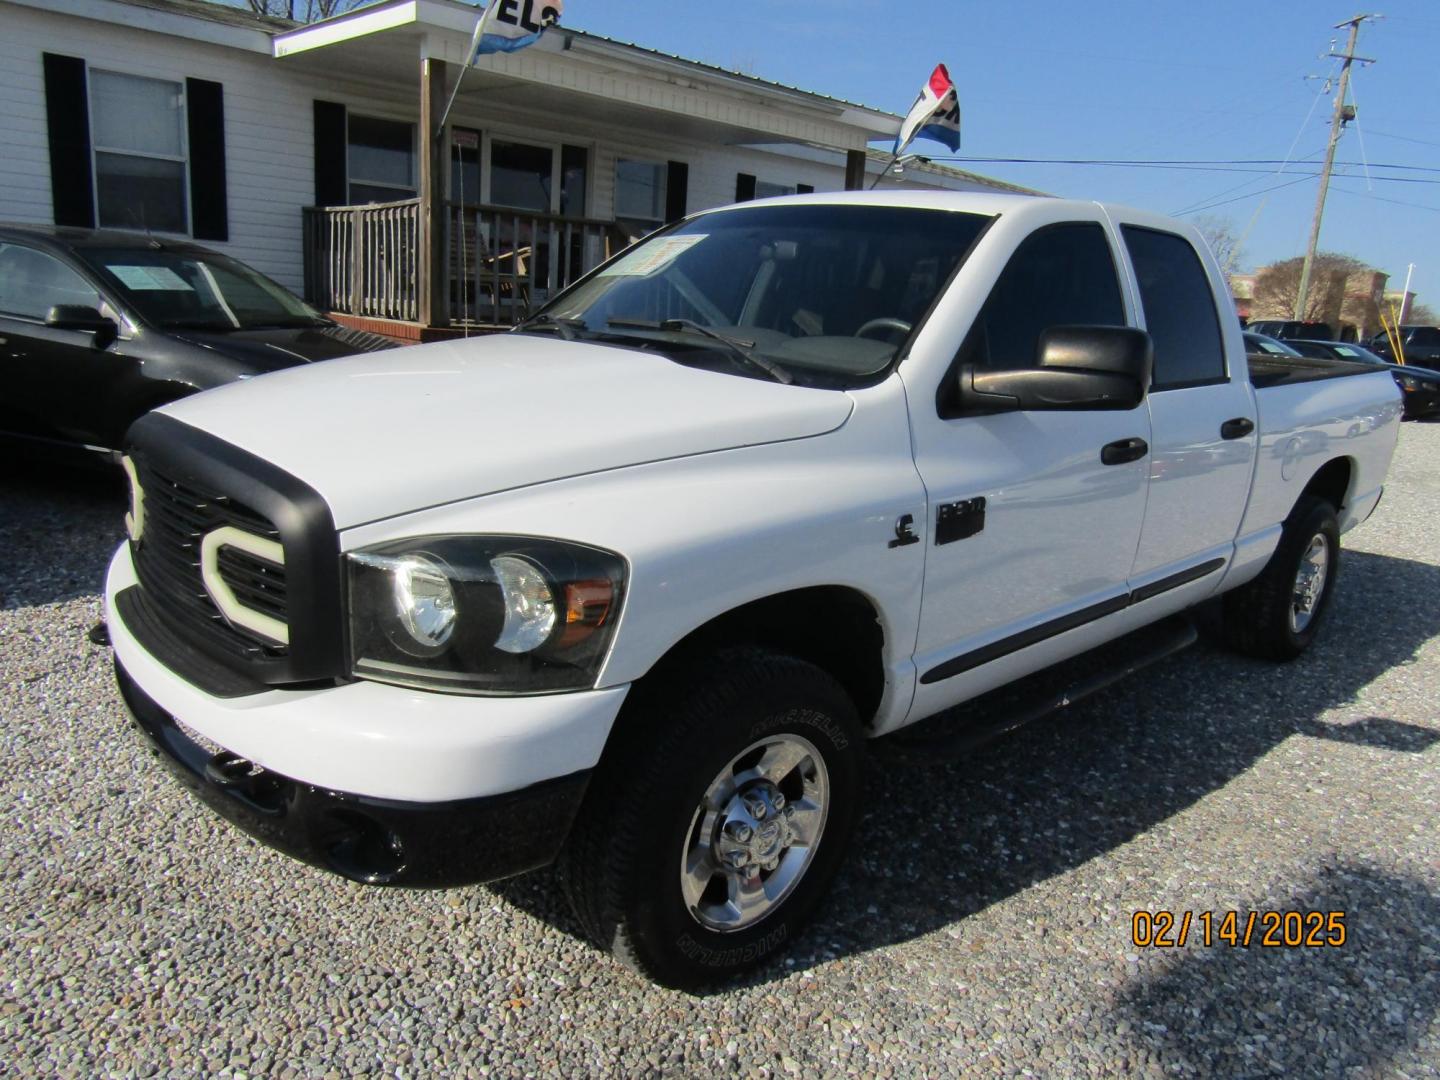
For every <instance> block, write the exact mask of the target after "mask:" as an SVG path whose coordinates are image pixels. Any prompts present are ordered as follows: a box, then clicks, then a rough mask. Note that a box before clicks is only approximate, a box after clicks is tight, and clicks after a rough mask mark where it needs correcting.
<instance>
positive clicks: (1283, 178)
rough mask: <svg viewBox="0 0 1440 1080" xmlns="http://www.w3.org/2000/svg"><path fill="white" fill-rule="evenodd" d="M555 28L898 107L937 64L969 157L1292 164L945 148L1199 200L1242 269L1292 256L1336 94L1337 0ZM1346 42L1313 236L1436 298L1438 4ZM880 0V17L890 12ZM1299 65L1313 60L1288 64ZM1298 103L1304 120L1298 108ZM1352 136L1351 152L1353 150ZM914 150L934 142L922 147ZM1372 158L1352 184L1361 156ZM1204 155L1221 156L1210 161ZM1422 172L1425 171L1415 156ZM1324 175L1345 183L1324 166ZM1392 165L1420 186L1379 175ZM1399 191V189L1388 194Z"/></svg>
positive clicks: (590, 2) (749, 7) (626, 21)
mask: <svg viewBox="0 0 1440 1080" xmlns="http://www.w3.org/2000/svg"><path fill="white" fill-rule="evenodd" d="M567 8H568V10H567V13H566V18H565V23H566V25H568V26H572V27H575V28H577V29H582V30H591V31H594V32H596V33H601V34H607V35H609V36H611V37H616V38H621V39H623V40H627V41H635V42H638V43H640V44H642V45H648V46H651V47H653V48H658V49H664V50H666V51H669V52H676V53H680V54H681V55H684V56H688V57H692V58H695V59H698V60H704V61H707V62H710V63H715V64H720V65H722V66H725V67H731V68H738V69H740V70H743V71H746V72H749V73H751V74H754V75H758V76H760V77H762V78H768V79H774V80H775V81H777V82H784V83H790V84H793V85H797V86H801V87H804V88H805V89H807V90H815V91H820V92H823V93H827V94H832V95H835V96H837V97H844V98H849V99H851V100H854V101H859V102H863V103H864V104H867V105H874V106H878V107H881V108H885V109H888V110H890V111H892V112H898V113H903V112H904V111H905V110H906V109H907V108H908V107H909V105H910V103H911V102H912V101H913V100H914V97H915V94H916V93H917V92H918V91H919V88H920V85H921V83H922V82H923V81H924V80H925V78H926V77H927V76H928V75H929V73H930V71H931V69H932V68H933V67H934V65H935V63H936V62H937V61H944V62H945V63H946V64H947V65H948V66H949V68H950V72H951V75H952V76H953V77H954V79H955V81H956V83H957V84H958V86H959V88H960V102H961V107H962V109H963V110H964V143H963V145H962V147H961V150H960V153H961V154H962V155H965V156H970V157H983V158H996V157H1022V158H1105V159H1117V158H1123V159H1136V158H1138V159H1146V160H1165V161H1172V160H1178V159H1185V160H1197V159H1198V160H1205V161H1210V160H1215V159H1221V160H1226V161H1234V160H1241V159H1275V160H1276V161H1279V160H1283V159H1284V158H1286V157H1287V155H1288V154H1289V152H1290V150H1291V146H1292V144H1293V146H1294V154H1293V157H1294V159H1295V161H1294V162H1293V163H1292V164H1291V165H1290V167H1289V168H1288V169H1287V170H1286V171H1285V173H1284V174H1283V175H1278V176H1277V175H1276V172H1277V170H1278V169H1279V168H1280V166H1279V165H1278V164H1276V165H1269V166H1266V165H1233V166H1228V168H1231V169H1245V168H1249V169H1255V170H1259V171H1257V172H1254V173H1250V172H1224V171H1201V170H1199V169H1184V170H1182V169H1161V168H1110V167H1101V166H1061V165H1028V164H1004V163H988V162H980V163H965V164H962V167H964V168H970V169H973V170H975V171H977V172H984V173H987V174H989V175H991V176H996V177H1000V178H1002V179H1005V180H1010V181H1014V182H1016V183H1020V184H1025V185H1028V186H1032V187H1037V188H1040V189H1042V190H1045V191H1049V192H1053V193H1055V194H1061V195H1068V196H1074V197H1081V198H1096V199H1102V200H1107V201H1113V202H1123V203H1128V204H1131V205H1134V206H1140V207H1145V208H1147V209H1152V210H1158V211H1160V212H1162V213H1174V212H1176V211H1179V210H1182V209H1187V208H1191V207H1197V206H1201V207H1203V206H1206V205H1209V204H1217V203H1222V202H1223V201H1224V200H1229V199H1234V200H1235V201H1233V202H1227V203H1225V204H1224V205H1214V206H1213V208H1212V209H1210V210H1208V211H1206V213H1208V214H1209V215H1211V216H1214V217H1219V218H1223V219H1225V220H1228V221H1229V222H1231V223H1232V224H1233V226H1234V229H1235V231H1236V233H1237V234H1244V237H1245V243H1244V255H1243V256H1242V259H1241V262H1240V266H1241V268H1242V269H1252V268H1254V267H1255V266H1258V265H1262V264H1264V263H1267V262H1270V261H1273V260H1276V259H1282V258H1287V257H1289V256H1291V255H1298V254H1302V253H1303V252H1304V248H1305V242H1306V239H1307V237H1308V234H1309V227H1310V216H1311V212H1312V210H1313V208H1314V202H1315V194H1316V190H1317V186H1318V180H1316V179H1306V180H1300V182H1298V183H1291V184H1290V186H1288V187H1284V188H1281V189H1280V190H1276V191H1273V192H1269V193H1268V194H1256V193H1257V192H1260V191H1262V190H1263V189H1266V188H1273V187H1276V186H1277V185H1280V184H1285V183H1287V181H1291V180H1296V179H1298V176H1299V175H1300V174H1303V173H1305V172H1312V173H1313V172H1318V171H1319V164H1318V163H1319V162H1320V161H1321V159H1322V158H1323V156H1324V150H1325V142H1326V136H1327V132H1328V127H1329V122H1330V111H1331V107H1332V100H1333V97H1334V87H1333V86H1332V88H1331V92H1330V94H1329V95H1326V96H1321V90H1322V87H1323V85H1324V81H1323V77H1324V76H1326V75H1331V74H1334V73H1336V72H1337V71H1338V66H1337V65H1336V64H1334V63H1333V62H1331V61H1327V60H1324V59H1322V58H1321V57H1323V55H1324V54H1325V53H1326V52H1327V51H1328V49H1329V45H1330V42H1331V39H1332V38H1335V39H1337V42H1336V44H1337V50H1338V49H1343V46H1344V39H1343V35H1342V32H1341V31H1337V30H1332V29H1331V27H1332V26H1333V25H1334V24H1335V23H1337V22H1340V21H1341V20H1342V19H1348V18H1350V17H1351V16H1352V15H1356V14H1359V13H1361V12H1363V11H1366V10H1368V9H1365V8H1360V7H1356V6H1354V5H1352V4H1346V3H1344V2H1341V0H1249V2H1246V3H1240V2H1236V0H1207V2H1205V3H1202V4H1196V3H1180V2H1177V0H1150V2H1147V3H1140V2H1136V0H1118V2H1117V0H1108V2H1104V3H1074V2H1061V0H1051V2H1048V3H1042V2H1039V0H1009V2H1006V3H998V4H997V3H989V4H976V3H971V2H969V0H951V2H938V0H937V2H931V0H909V2H908V3H898V2H894V0H892V2H889V3H885V2H881V0H790V2H781V0H728V2H726V3H704V4H701V3H695V2H690V3H675V2H674V0H625V3H623V4H617V3H614V2H613V0H612V2H609V3H601V2H597V0H571V2H570V3H569V4H568V5H567ZM1382 10H1383V11H1384V14H1385V16H1386V17H1385V18H1384V19H1382V20H1380V21H1379V22H1373V23H1367V24H1366V25H1365V27H1364V28H1363V29H1362V31H1361V35H1360V45H1359V48H1358V49H1357V52H1358V53H1359V54H1360V55H1362V56H1368V57H1374V58H1375V59H1376V60H1377V61H1378V63H1376V64H1374V65H1370V66H1366V67H1362V66H1360V65H1356V67H1355V69H1354V72H1355V74H1354V94H1353V98H1354V100H1355V102H1356V103H1357V104H1358V105H1359V113H1360V115H1359V123H1358V127H1357V125H1356V124H1351V125H1350V126H1349V129H1348V130H1347V132H1346V134H1345V136H1344V138H1343V139H1342V140H1341V144H1340V150H1339V153H1338V155H1337V161H1342V162H1355V163H1357V164H1356V165H1355V166H1353V167H1349V166H1347V167H1345V168H1343V169H1337V174H1336V175H1337V179H1336V180H1335V182H1334V183H1333V185H1332V187H1331V195H1330V198H1329V202H1328V203H1327V206H1326V213H1325V224H1324V229H1323V232H1322V234H1321V248H1322V249H1326V250H1333V251H1341V252H1345V253H1347V254H1351V255H1354V256H1355V257H1357V258H1360V259H1363V260H1365V261H1366V262H1369V263H1372V264H1374V265H1375V266H1378V267H1379V268H1380V269H1382V270H1385V271H1387V272H1388V273H1389V274H1390V275H1391V284H1392V287H1397V288H1398V287H1399V285H1400V284H1402V283H1403V281H1404V278H1405V272H1406V264H1408V263H1412V262H1413V263H1415V274H1414V279H1413V283H1412V286H1411V287H1412V289H1415V290H1416V291H1417V292H1418V293H1419V294H1420V299H1421V300H1422V301H1425V302H1427V303H1429V304H1430V305H1431V306H1432V307H1440V108H1437V106H1440V3H1436V2H1435V0H1387V3H1386V4H1385V5H1384V7H1383V9H1382ZM892 12H894V13H898V17H895V18H892V17H891V13H892ZM1306 76H1321V78H1320V79H1310V80H1307V78H1306ZM1307 116H1308V120H1307ZM1362 143H1363V148H1362ZM916 150H918V151H919V152H922V153H933V154H934V155H935V156H936V157H939V156H941V155H945V154H948V151H947V150H946V149H945V148H944V147H943V146H941V145H940V144H938V143H925V142H921V143H917V144H916ZM1363 161H1368V162H1370V163H1371V164H1372V166H1376V165H1380V164H1389V165H1405V166H1413V167H1415V168H1413V169H1404V170H1385V169H1379V168H1374V167H1372V169H1371V179H1370V180H1369V181H1368V182H1367V179H1366V177H1365V175H1364V170H1363V169H1362V168H1361V167H1360V165H1359V163H1361V162H1363ZM1214 168H1215V169H1217V170H1218V169H1221V168H1226V166H1215V167H1214ZM1421 169H1429V170H1432V171H1429V172H1424V171H1418V170H1421ZM1342 174H1343V178H1341V177H1342ZM1382 175H1383V176H1387V177H1399V178H1404V179H1406V180H1416V181H1422V182H1419V183H1409V182H1405V183H1402V182H1396V181H1395V180H1382V179H1380V177H1381V176H1382ZM1401 203H1404V204H1411V205H1400V204H1401Z"/></svg>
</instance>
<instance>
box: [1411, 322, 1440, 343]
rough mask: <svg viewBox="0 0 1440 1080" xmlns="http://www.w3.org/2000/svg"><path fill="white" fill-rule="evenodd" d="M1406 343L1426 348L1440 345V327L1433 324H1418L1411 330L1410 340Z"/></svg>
mask: <svg viewBox="0 0 1440 1080" xmlns="http://www.w3.org/2000/svg"><path fill="white" fill-rule="evenodd" d="M1406 344H1409V345H1417V346H1423V347H1425V348H1429V347H1431V346H1433V345H1440V329H1437V328H1435V327H1433V326H1418V327H1416V328H1415V329H1414V330H1412V331H1410V340H1409V341H1408V342H1407V343H1406Z"/></svg>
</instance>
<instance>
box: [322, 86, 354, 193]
mask: <svg viewBox="0 0 1440 1080" xmlns="http://www.w3.org/2000/svg"><path fill="white" fill-rule="evenodd" d="M345 158H346V145H345V106H344V105H337V104H336V103H335V102H333V101H316V102H315V205H316V206H345V205H347V204H349V202H350V197H349V192H348V191H347V190H346V189H347V176H346V174H347V172H348V170H347V168H346V162H345Z"/></svg>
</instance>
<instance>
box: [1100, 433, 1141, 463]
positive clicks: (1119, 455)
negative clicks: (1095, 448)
mask: <svg viewBox="0 0 1440 1080" xmlns="http://www.w3.org/2000/svg"><path fill="white" fill-rule="evenodd" d="M1149 452H1150V444H1149V443H1147V442H1146V441H1145V440H1144V439H1121V440H1120V441H1119V442H1112V443H1107V444H1106V445H1105V446H1103V447H1101V449H1100V464H1102V465H1124V464H1127V463H1128V462H1131V461H1139V460H1140V459H1141V458H1143V457H1144V456H1145V455H1146V454H1148V453H1149Z"/></svg>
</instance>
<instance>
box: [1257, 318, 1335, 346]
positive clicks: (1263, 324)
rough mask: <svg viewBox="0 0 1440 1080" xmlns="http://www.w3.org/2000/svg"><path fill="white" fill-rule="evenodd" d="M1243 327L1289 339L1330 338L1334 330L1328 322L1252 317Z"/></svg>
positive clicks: (1285, 339) (1269, 335)
mask: <svg viewBox="0 0 1440 1080" xmlns="http://www.w3.org/2000/svg"><path fill="white" fill-rule="evenodd" d="M1245 329H1247V330H1249V331H1250V332H1252V333H1255V334H1264V335H1265V336H1266V337H1272V338H1280V339H1281V340H1283V341H1289V340H1290V339H1291V338H1325V339H1328V338H1332V337H1334V336H1335V332H1334V331H1333V330H1332V329H1331V328H1330V324H1329V323H1323V322H1298V321H1296V320H1293V319H1252V320H1251V321H1250V322H1249V323H1247V324H1246V325H1245Z"/></svg>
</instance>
